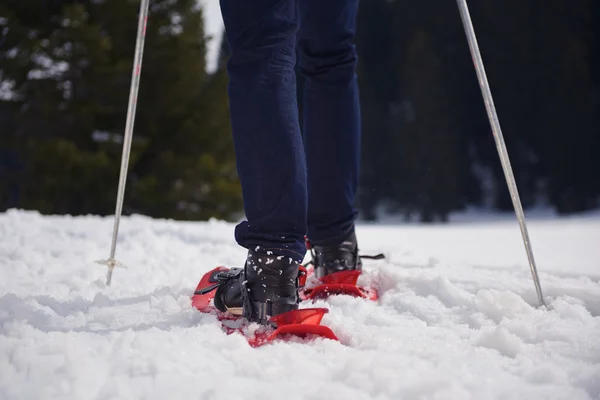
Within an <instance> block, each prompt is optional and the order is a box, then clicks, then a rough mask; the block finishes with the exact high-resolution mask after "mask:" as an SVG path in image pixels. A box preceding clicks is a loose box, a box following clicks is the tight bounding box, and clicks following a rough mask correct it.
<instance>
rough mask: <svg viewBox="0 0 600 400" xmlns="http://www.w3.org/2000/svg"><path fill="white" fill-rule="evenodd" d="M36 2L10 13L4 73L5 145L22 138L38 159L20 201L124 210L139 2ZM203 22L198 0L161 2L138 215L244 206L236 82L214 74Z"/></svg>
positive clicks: (29, 156)
mask: <svg viewBox="0 0 600 400" xmlns="http://www.w3.org/2000/svg"><path fill="white" fill-rule="evenodd" d="M29 2H31V1H29ZM24 3H28V2H27V1H26V2H23V1H21V2H18V3H17V2H10V3H8V5H4V6H3V7H4V10H3V11H4V12H5V15H7V16H8V17H5V19H6V20H7V24H8V27H9V35H8V38H7V41H6V43H7V45H8V46H12V47H9V50H8V51H5V52H3V53H2V54H3V57H4V60H3V61H8V62H6V63H2V66H1V67H0V68H1V70H2V78H3V80H8V81H11V82H14V84H13V89H14V92H15V93H16V95H15V96H14V98H13V99H11V100H10V101H3V102H2V103H0V116H3V115H9V116H10V118H8V120H2V119H0V122H2V124H3V125H2V129H4V128H7V129H9V134H8V135H3V138H2V141H3V143H4V144H3V145H4V146H8V145H9V144H8V143H9V142H11V139H10V138H12V142H11V143H12V146H13V149H14V150H16V151H18V153H19V157H20V159H21V160H23V162H24V163H25V164H26V170H25V171H24V172H22V173H21V174H20V175H19V176H17V178H18V181H19V182H20V183H19V186H20V193H21V197H20V202H19V204H18V205H19V206H20V207H25V208H35V209H38V210H40V211H42V212H51V213H73V214H79V213H98V214H108V213H112V211H113V210H114V196H115V193H116V184H117V180H118V169H119V166H120V152H121V142H122V135H123V130H124V125H125V116H126V110H127V98H128V94H129V84H130V79H131V70H132V61H133V60H132V58H133V54H134V46H135V37H136V30H137V12H138V8H139V2H138V1H131V0H126V1H125V0H104V1H100V2H98V1H85V2H70V1H63V2H53V3H52V5H53V7H46V8H44V7H37V8H36V7H34V6H33V5H31V4H24ZM202 22H203V20H202V10H201V9H199V8H198V6H197V4H196V2H195V1H193V0H178V1H171V0H154V1H152V2H151V10H150V18H149V22H148V27H147V37H146V51H145V54H144V64H143V68H142V77H141V81H142V83H141V88H140V93H139V101H138V108H137V118H136V123H135V132H134V143H133V149H132V159H131V162H130V176H129V180H128V189H127V191H126V198H125V207H124V209H125V211H126V212H138V213H143V214H148V215H152V216H158V217H175V218H189V219H205V218H209V217H213V216H216V217H220V218H228V217H231V216H232V214H233V213H235V212H237V211H238V210H240V209H241V204H240V203H241V194H240V191H239V189H238V188H237V187H238V185H237V178H236V174H235V168H233V167H232V166H233V164H234V161H233V160H234V159H233V146H232V141H231V135H230V132H229V128H228V126H229V125H228V121H229V120H228V113H227V101H226V97H224V96H226V89H225V87H226V84H227V82H226V78H225V76H224V73H223V72H219V73H217V74H215V75H213V76H208V75H207V74H206V72H205V60H204V57H205V47H206V46H205V39H204V34H203V27H202ZM23 37H26V38H28V40H20V41H19V39H18V38H23ZM11 48H14V49H16V50H12V53H11V50H10V49H11ZM13 53H14V54H16V55H17V56H11V54H13ZM16 110H18V111H16ZM5 138H6V139H5ZM14 138H27V139H28V143H27V145H23V144H22V143H24V141H23V140H16V139H14ZM16 143H19V145H17V144H16Z"/></svg>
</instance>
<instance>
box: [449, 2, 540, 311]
mask: <svg viewBox="0 0 600 400" xmlns="http://www.w3.org/2000/svg"><path fill="white" fill-rule="evenodd" d="M457 2H458V8H459V10H460V16H461V19H462V22H463V25H464V28H465V33H466V35H467V39H468V41H469V48H470V50H471V56H472V57H473V63H474V64H475V70H476V71H477V78H478V80H479V86H480V87H481V93H482V95H483V100H484V102H485V108H486V110H487V114H488V118H489V120H490V125H491V126H492V132H493V134H494V140H495V141H496V148H497V149H498V155H499V157H500V161H501V163H502V169H503V170H504V176H505V178H506V183H507V185H508V189H509V191H510V196H511V199H512V203H513V207H514V209H515V214H516V216H517V220H518V221H519V226H520V228H521V235H522V237H523V243H524V245H525V251H526V253H527V259H528V261H529V268H530V269H531V275H532V277H533V283H534V285H535V290H536V292H537V297H538V301H539V303H540V305H541V306H544V305H545V303H544V296H543V294H542V286H541V284H540V278H539V276H538V273H537V268H536V265H535V259H534V258H533V250H532V248H531V242H530V240H529V233H528V232H527V225H526V223H525V213H524V212H523V206H522V205H521V199H520V198H519V191H518V189H517V184H516V182H515V177H514V175H513V171H512V167H511V165H510V159H509V158H508V151H507V149H506V144H505V142H504V137H503V135H502V130H501V129H500V121H499V120H498V115H497V113H496V107H495V105H494V99H493V98H492V92H491V90H490V85H489V83H488V80H487V75H486V73H485V68H484V65H483V59H482V58H481V52H480V51H479V45H478V44H477V37H476V36H475V30H474V28H473V22H472V21H471V16H470V14H469V8H468V6H467V2H466V0H457Z"/></svg>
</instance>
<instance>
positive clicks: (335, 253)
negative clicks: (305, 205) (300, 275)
mask: <svg viewBox="0 0 600 400" xmlns="http://www.w3.org/2000/svg"><path fill="white" fill-rule="evenodd" d="M306 247H307V249H308V250H309V251H310V252H311V255H312V261H311V262H312V264H313V265H314V267H315V277H317V278H322V277H324V276H326V275H330V274H333V273H335V272H340V271H351V270H358V271H360V270H362V259H363V258H368V259H371V260H380V259H383V258H384V255H383V254H377V255H375V256H365V255H362V256H361V255H359V254H358V244H357V241H356V234H355V233H354V232H352V233H350V234H349V235H348V236H347V237H346V238H345V239H344V240H343V241H342V242H341V243H338V244H336V245H327V246H319V245H312V244H311V243H310V240H309V239H308V238H307V239H306ZM309 263H310V262H309ZM307 265H308V264H307Z"/></svg>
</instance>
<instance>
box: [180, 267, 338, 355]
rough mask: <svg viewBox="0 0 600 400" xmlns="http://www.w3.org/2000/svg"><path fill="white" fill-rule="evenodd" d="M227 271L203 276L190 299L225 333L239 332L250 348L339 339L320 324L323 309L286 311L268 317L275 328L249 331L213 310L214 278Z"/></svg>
mask: <svg viewBox="0 0 600 400" xmlns="http://www.w3.org/2000/svg"><path fill="white" fill-rule="evenodd" d="M227 270H228V268H225V267H217V268H215V269H213V270H212V271H209V272H207V273H206V274H204V276H203V277H202V279H201V280H200V283H199V284H198V286H197V287H196V291H195V292H194V295H193V296H192V306H193V307H194V308H196V309H198V310H199V311H200V312H203V313H209V314H214V315H216V316H217V318H218V319H219V321H220V322H221V324H222V327H223V330H224V331H225V332H226V333H227V334H232V333H241V334H243V335H244V336H245V337H246V339H247V340H248V343H249V344H250V346H252V347H258V346H262V345H264V344H267V343H270V342H273V341H274V340H284V341H291V340H293V339H294V338H304V339H307V338H310V337H314V336H320V337H324V338H327V339H332V340H338V339H337V337H336V335H335V334H334V333H333V331H332V330H331V329H330V328H328V327H326V326H323V325H321V319H322V318H323V316H324V315H325V314H326V313H327V312H328V311H329V310H328V309H326V308H305V309H300V310H293V311H288V312H285V313H282V314H279V315H276V316H273V317H271V320H270V321H271V322H272V323H273V325H274V327H270V326H259V327H258V329H255V330H252V325H258V324H249V323H248V322H247V320H246V319H245V318H242V317H240V316H237V315H233V314H232V313H230V312H221V311H219V310H217V309H216V308H215V307H214V296H215V290H212V289H214V288H216V285H217V282H218V279H217V275H218V274H219V273H220V272H222V271H227Z"/></svg>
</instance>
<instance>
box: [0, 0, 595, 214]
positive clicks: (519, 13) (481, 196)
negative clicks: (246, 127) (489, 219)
mask: <svg viewBox="0 0 600 400" xmlns="http://www.w3.org/2000/svg"><path fill="white" fill-rule="evenodd" d="M202 5H204V6H206V7H202ZM469 6H470V9H471V16H472V18H473V23H474V25H475V31H476V33H477V35H478V40H479V44H480V47H481V51H482V55H483V59H484V62H485V66H486V70H487V73H488V78H489V81H490V85H491V89H492V93H493V95H494V100H495V102H496V106H497V111H498V114H499V117H500V123H501V125H502V128H503V132H504V136H505V139H506V142H507V147H508V151H509V155H510V158H511V162H512V165H513V168H514V172H515V176H516V179H517V184H518V187H519V190H520V192H521V199H522V201H523V204H524V207H525V209H526V210H532V209H539V208H545V209H552V210H554V211H555V212H556V213H558V214H572V213H578V212H582V211H586V210H591V209H595V208H598V207H600V178H599V176H598V175H599V174H600V157H599V156H598V154H597V152H598V151H599V150H600V118H599V116H600V113H599V112H598V111H599V107H600V103H599V101H598V99H599V97H598V95H599V92H598V89H599V88H600V68H599V67H600V65H599V64H600V2H598V1H593V0H572V1H569V2H567V1H564V0H503V1H492V0H472V1H470V2H469ZM138 10H139V0H136V1H131V0H88V1H83V0H80V1H76V0H72V1H68V0H46V1H42V0H18V1H17V0H3V1H2V3H1V4H0V211H4V210H6V209H9V208H22V209H30V210H38V211H40V212H42V213H48V214H50V213H51V214H71V215H78V214H99V215H111V214H113V213H114V206H115V197H116V192H117V185H118V176H119V168H120V162H121V151H122V138H123V137H122V134H123V131H124V127H125V118H126V112H127V100H128V94H129V85H130V79H131V69H132V63H133V55H134V46H135V37H136V29H137V14H138ZM220 18H221V17H220V15H219V13H218V1H217V0H205V1H204V3H198V1H197V0H152V1H151V9H150V17H149V22H148V29H147V36H146V46H145V53H144V64H143V68H142V77H141V87H140V93H139V101H138V107H137V118H136V123H135V130H134V141H133V147H132V156H131V162H130V167H129V176H128V186H127V190H126V193H125V203H124V213H125V214H131V213H138V214H145V215H148V216H152V217H160V218H175V219H186V220H205V219H208V218H211V217H215V218H219V219H226V220H235V219H237V218H239V216H240V215H241V213H242V212H243V205H242V200H241V191H240V188H239V183H238V181H237V174H236V166H235V159H234V154H233V146H232V140H231V132H230V125H229V111H228V101H227V91H226V88H227V74H226V71H225V63H226V60H227V57H228V49H227V44H226V42H225V41H224V40H222V25H221V19H220ZM356 44H357V47H358V52H359V56H360V61H359V67H358V75H359V83H360V87H361V97H362V106H363V152H362V161H363V163H362V176H361V185H360V192H359V199H358V204H357V205H358V207H359V210H360V213H361V217H362V218H363V219H366V220H376V219H377V218H378V217H380V216H381V215H383V214H386V213H393V214H396V215H400V216H403V217H405V218H406V219H410V220H416V221H423V222H431V221H446V220H447V218H448V216H449V214H450V213H451V212H454V211H458V210H464V209H467V208H469V209H472V208H478V209H484V210H488V211H507V210H511V207H512V205H511V201H510V197H509V193H508V190H507V189H506V184H505V181H504V175H503V173H502V169H501V165H500V162H499V159H498V155H497V152H496V147H495V144H494V140H493V136H492V133H491V129H490V126H489V122H488V119H487V115H486V112H485V108H484V103H483V100H482V97H481V93H480V91H479V86H478V83H477V78H476V74H475V70H474V68H473V65H472V62H471V56H470V53H469V49H468V45H467V41H466V37H465V34H464V31H463V28H462V23H461V19H460V16H459V13H458V8H457V5H456V2H455V1H454V0H421V1H401V0H363V1H362V4H361V8H360V14H359V21H358V36H357V38H356ZM298 95H299V97H300V98H301V97H302V78H301V76H299V78H298Z"/></svg>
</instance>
